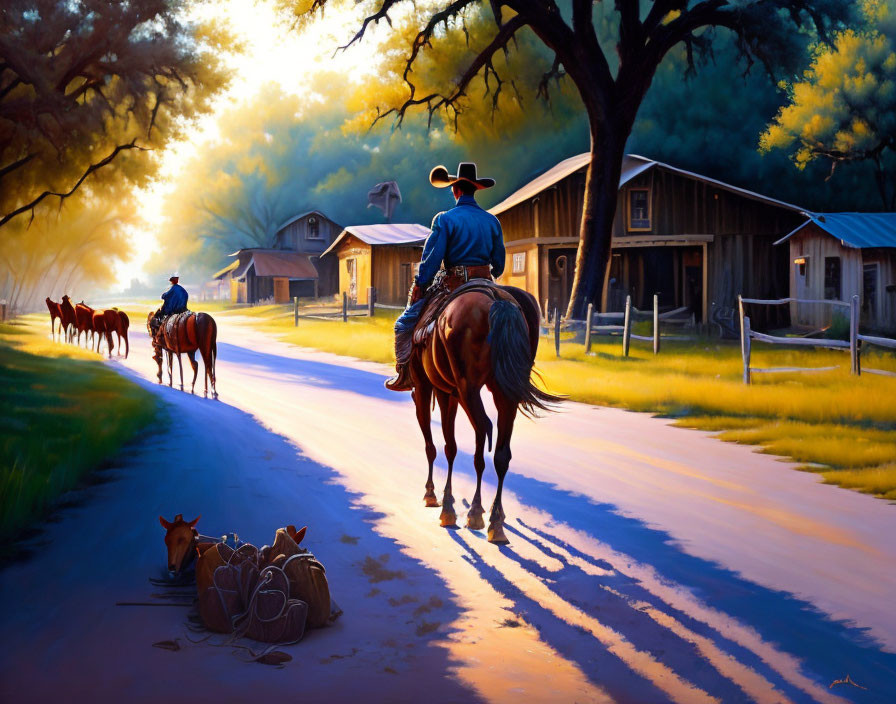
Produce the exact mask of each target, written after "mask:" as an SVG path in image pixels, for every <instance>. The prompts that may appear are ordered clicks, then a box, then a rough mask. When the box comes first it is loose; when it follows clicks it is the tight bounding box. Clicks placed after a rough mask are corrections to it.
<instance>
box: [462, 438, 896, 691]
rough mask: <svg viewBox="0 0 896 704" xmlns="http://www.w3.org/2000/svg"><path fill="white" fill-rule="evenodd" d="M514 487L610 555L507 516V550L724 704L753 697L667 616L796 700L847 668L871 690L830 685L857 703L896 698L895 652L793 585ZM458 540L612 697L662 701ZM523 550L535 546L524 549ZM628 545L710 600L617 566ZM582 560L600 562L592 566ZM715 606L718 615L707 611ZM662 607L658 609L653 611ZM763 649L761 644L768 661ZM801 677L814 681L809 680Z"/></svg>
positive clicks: (547, 494)
mask: <svg viewBox="0 0 896 704" xmlns="http://www.w3.org/2000/svg"><path fill="white" fill-rule="evenodd" d="M465 461H469V458H466V460H465V459H464V458H463V457H462V456H461V455H459V456H458V460H457V464H458V465H463V463H464V462H465ZM511 470H512V468H511ZM507 488H508V490H510V491H512V492H513V493H514V494H515V495H516V496H517V497H518V499H519V501H520V503H521V504H528V505H530V506H535V507H538V509H539V510H540V511H544V512H546V513H548V514H550V515H552V516H553V517H554V519H555V520H556V521H557V522H558V523H562V524H566V525H567V526H569V527H570V528H573V529H575V530H577V531H581V532H582V533H585V534H587V535H590V536H593V537H594V538H595V539H596V540H598V541H600V543H601V544H602V545H603V546H606V550H605V551H604V553H605V554H604V555H600V554H597V555H596V554H585V553H583V552H582V551H580V550H578V549H576V548H575V547H574V546H572V545H570V544H569V542H567V541H564V540H563V539H561V538H559V537H558V536H557V535H555V534H554V533H553V532H552V530H551V524H548V526H547V527H542V528H537V527H535V526H534V525H532V524H530V523H529V522H526V521H525V519H519V518H517V517H509V518H508V522H507V525H506V528H505V530H507V532H508V537H509V538H510V539H511V544H510V545H509V546H506V547H502V548H498V549H499V550H500V551H501V554H502V555H503V556H505V557H506V558H508V559H509V560H511V561H513V562H514V563H515V564H516V565H517V566H518V567H520V568H522V569H523V570H525V571H526V572H527V573H529V574H531V575H533V576H534V577H536V578H537V579H538V580H540V581H542V582H543V583H544V584H547V585H549V588H550V590H551V591H552V592H553V593H554V594H555V595H556V597H557V598H558V599H559V600H562V601H563V602H566V604H569V605H572V606H574V607H575V608H576V609H578V610H580V611H581V612H583V613H584V614H587V615H588V616H590V617H592V618H594V619H596V620H597V621H599V622H600V623H601V624H602V625H603V626H606V627H609V628H611V629H613V630H614V631H615V632H617V633H618V634H620V635H621V636H622V637H623V638H625V639H626V640H627V641H628V642H629V643H631V644H632V645H634V646H635V647H636V648H638V649H639V650H640V651H642V652H646V653H650V654H651V655H652V656H653V657H655V658H656V659H657V660H658V661H660V662H661V663H663V664H665V665H666V666H668V667H669V668H671V669H672V670H673V671H675V672H677V673H679V674H680V675H682V676H683V677H684V678H685V679H686V680H687V681H689V682H690V683H692V684H693V685H695V686H697V687H699V688H700V689H703V690H704V691H706V692H708V693H710V694H712V695H714V696H718V697H720V698H721V700H722V701H725V702H736V701H750V700H751V699H750V697H748V696H747V695H746V694H745V692H744V691H743V690H742V689H741V688H740V687H738V686H736V685H735V684H734V683H733V682H732V681H731V680H730V679H728V678H726V677H723V676H722V675H721V674H720V672H719V671H718V669H717V668H715V667H713V665H712V664H711V663H710V662H709V661H708V660H707V657H706V655H705V653H702V652H701V651H700V650H699V649H698V647H697V646H696V645H695V642H694V641H695V640H697V639H694V638H693V637H692V636H690V635H688V636H687V637H683V636H682V635H681V634H680V629H679V633H678V634H676V633H674V632H672V631H671V630H670V629H669V627H668V624H667V621H668V620H669V619H668V618H663V617H662V615H664V616H666V617H671V619H673V620H674V621H675V622H677V623H678V624H679V625H680V626H681V627H683V628H684V629H686V631H689V632H690V633H692V634H696V635H697V636H698V637H700V638H703V639H707V640H708V641H710V642H711V644H712V646H711V649H718V650H720V651H721V652H722V654H723V655H724V654H728V655H730V656H731V657H732V658H735V659H736V660H737V661H739V662H740V663H741V664H743V665H745V666H746V667H748V668H750V669H751V670H752V671H753V672H754V673H756V674H758V675H760V676H761V677H762V678H764V679H765V680H766V681H767V682H768V683H770V684H772V685H774V687H775V688H776V689H778V690H779V691H780V692H782V693H784V694H785V695H786V696H787V697H788V698H790V699H791V700H792V701H795V702H803V701H806V702H809V701H816V700H817V698H818V695H819V693H820V692H821V691H823V690H828V691H831V690H830V685H831V684H832V683H833V682H834V681H835V680H839V679H841V678H844V677H845V676H846V675H847V674H848V675H849V676H850V678H851V680H852V681H853V682H855V683H857V684H859V685H861V686H862V687H865V688H866V689H864V690H863V689H859V688H857V687H854V686H852V685H849V684H846V685H837V686H835V688H834V690H833V691H831V694H836V695H838V696H841V697H845V698H847V699H848V700H850V701H856V702H892V701H894V698H896V655H894V654H893V653H889V652H886V651H884V650H883V649H882V648H881V647H880V645H879V644H877V643H876V642H875V641H874V640H873V639H872V638H871V637H870V636H869V635H868V634H867V633H866V631H865V630H863V629H860V628H857V627H855V626H853V625H851V624H849V623H846V622H842V621H837V620H834V619H832V618H830V617H829V616H828V615H827V614H824V613H822V612H821V611H819V610H818V609H816V608H815V607H814V606H813V605H812V604H811V603H808V602H806V601H803V600H801V599H799V598H797V597H795V596H794V595H792V594H789V593H787V592H783V591H776V590H773V589H768V588H766V587H763V586H761V585H759V584H757V583H755V582H752V581H750V580H748V579H745V578H743V577H742V576H740V575H738V574H736V573H735V572H732V571H731V570H728V569H726V568H724V567H722V566H720V565H718V564H716V563H713V562H710V561H708V560H705V559H701V558H698V557H694V556H693V555H690V554H688V553H687V552H685V551H684V550H683V549H681V548H680V547H679V546H678V545H677V544H676V542H675V541H674V540H673V539H672V537H671V536H670V535H669V534H667V533H665V532H663V531H661V530H657V529H654V528H650V527H648V526H647V525H646V524H645V523H643V522H642V521H639V520H637V519H633V518H627V517H625V516H622V515H620V514H619V513H618V511H617V509H616V507H615V506H613V505H610V504H598V503H595V502H593V501H591V500H589V499H588V498H586V497H583V496H581V495H579V494H572V493H569V492H565V491H562V490H560V489H557V488H556V487H555V486H553V485H550V484H547V483H545V482H541V481H538V480H535V479H531V478H527V477H523V476H520V475H512V474H511V476H509V478H508V484H507ZM486 491H487V490H486ZM515 525H516V526H519V528H518V527H515ZM557 532H560V531H559V530H558V531H557ZM452 537H453V538H454V539H455V541H456V542H457V543H458V544H459V545H460V546H461V547H463V548H464V551H465V553H466V557H467V559H468V560H469V561H470V562H472V563H473V564H474V565H476V567H477V568H478V569H479V571H480V574H482V576H483V578H485V579H487V580H488V581H489V583H490V584H492V586H493V587H495V589H496V590H498V591H499V592H500V593H502V594H503V595H504V596H506V597H507V598H508V599H510V600H511V601H513V602H514V603H515V606H514V607H513V608H514V609H515V610H517V611H518V612H519V613H520V614H521V615H523V616H524V617H525V618H526V619H527V620H529V621H530V622H531V623H533V625H535V626H536V627H537V628H538V629H539V631H540V633H541V636H542V638H543V639H544V640H545V641H546V642H547V643H549V644H551V645H552V646H553V647H554V648H556V649H557V650H558V651H559V652H561V653H563V654H564V655H565V656H567V657H569V658H570V659H572V660H574V661H575V662H577V663H578V664H579V666H580V667H581V668H582V670H583V672H585V674H586V675H587V676H588V677H589V678H591V679H592V681H594V682H595V683H598V684H600V686H602V687H603V688H604V689H606V690H607V691H608V692H609V694H610V695H611V696H614V697H617V698H619V699H621V700H629V699H634V700H635V701H662V700H663V699H664V698H665V697H664V695H663V694H662V693H661V692H658V691H656V689H655V688H654V687H653V685H652V684H651V682H649V681H647V680H645V679H644V678H642V677H641V676H640V675H638V674H637V673H636V672H634V671H632V670H630V669H628V668H627V667H626V665H625V664H624V663H623V662H622V661H621V660H619V659H617V658H616V657H615V656H613V655H611V654H610V653H608V652H606V651H605V650H604V649H603V648H602V647H601V645H600V644H599V643H597V642H596V641H595V639H594V637H592V636H591V634H590V633H589V632H588V631H586V630H585V629H583V628H582V627H581V625H577V624H576V623H571V622H570V621H568V620H564V619H563V618H560V617H559V616H558V615H557V613H556V611H553V610H549V609H546V608H545V604H543V603H538V602H536V601H535V600H533V599H532V598H531V596H530V595H527V594H526V593H525V591H524V590H523V589H521V587H520V585H519V583H518V582H515V581H512V580H511V579H508V577H507V576H506V574H504V573H502V571H499V570H497V569H495V568H494V567H492V566H490V565H488V564H487V563H486V562H485V561H483V560H482V559H481V558H480V556H479V555H478V554H477V553H476V552H475V551H470V550H469V549H468V547H467V543H466V542H465V540H464V539H463V538H462V537H460V536H459V535H456V534H452ZM480 539H481V537H480ZM482 543H483V544H484V545H485V549H487V548H488V547H493V546H488V545H487V544H485V541H484V540H482ZM514 543H517V544H524V543H530V544H531V545H532V546H535V547H536V548H537V550H538V551H540V552H541V553H543V554H544V555H547V556H548V557H550V558H552V559H553V560H556V561H558V562H559V563H560V564H561V565H562V566H561V568H560V569H559V571H554V570H549V569H547V568H546V567H544V566H542V564H539V562H537V561H535V560H534V559H532V558H531V557H524V556H523V554H524V553H521V552H519V551H518V550H517V549H516V548H515V547H514ZM525 554H531V553H530V552H529V551H525ZM620 554H621V555H624V556H627V557H626V558H624V561H625V562H626V563H627V562H629V561H631V562H637V563H640V564H641V565H646V566H648V567H649V568H651V569H652V570H653V572H654V573H655V574H656V579H657V581H658V582H660V583H662V584H663V585H665V586H666V587H672V588H674V589H675V590H679V591H686V592H689V593H690V595H692V597H693V600H695V601H696V602H698V603H699V604H701V605H702V606H703V607H706V609H703V610H700V611H699V613H696V612H694V610H691V609H688V610H683V609H681V608H677V607H676V606H673V605H672V604H670V603H668V602H667V601H665V600H664V599H663V597H662V596H660V595H658V594H657V593H656V592H657V591H658V590H657V589H655V588H654V585H653V584H645V583H644V582H642V581H641V580H640V579H638V578H634V577H632V576H629V575H627V574H626V571H627V565H626V564H618V563H619V561H620V558H618V557H616V556H618V555H620ZM613 562H616V563H617V564H615V565H614V564H613ZM583 565H585V566H590V567H593V568H595V569H588V570H587V571H586V570H584V569H583V567H582V566H583ZM707 609H708V610H711V611H707ZM688 611H689V612H690V613H689V612H688ZM707 613H711V614H713V615H712V616H710V617H709V618H707V617H706V614H707ZM654 614H661V617H660V618H659V619H658V618H655V617H654V616H653V615H654ZM731 622H735V623H736V624H740V625H741V626H743V627H745V628H747V629H749V630H751V631H753V632H755V633H756V634H757V635H758V637H759V639H760V640H761V642H762V643H764V644H765V645H766V646H767V647H768V650H767V649H766V648H759V647H756V646H755V644H754V645H752V646H747V645H745V644H744V641H743V639H737V638H733V637H729V635H730V631H731V628H730V624H731ZM760 652H762V653H764V655H765V657H764V659H763V657H760ZM769 652H771V653H777V654H778V657H775V656H774V655H772V657H771V658H769V657H768V654H769ZM785 659H786V660H787V661H788V662H784V660H785ZM788 663H794V664H796V667H794V666H792V665H791V664H788ZM804 678H807V679H808V680H810V681H811V682H814V684H815V685H816V686H815V687H810V686H808V685H809V682H808V681H807V680H806V679H804Z"/></svg>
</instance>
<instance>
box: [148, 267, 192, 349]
mask: <svg viewBox="0 0 896 704" xmlns="http://www.w3.org/2000/svg"><path fill="white" fill-rule="evenodd" d="M168 280H169V281H170V282H171V288H169V289H168V290H167V291H165V293H163V294H162V300H163V301H164V303H163V304H162V307H161V308H159V310H157V311H156V314H155V317H154V318H153V325H152V326H151V327H152V331H153V335H154V336H155V335H157V334H158V332H159V329H160V328H161V327H162V323H163V322H164V320H165V318H167V317H168V316H169V315H176V314H177V313H183V312H184V311H185V310H186V309H187V300H188V299H189V298H190V294H188V293H187V289H185V288H184V287H183V286H181V285H180V284H179V283H177V282H178V281H179V280H180V277H178V275H177V274H175V275H174V276H172V277H171V278H170V279H168Z"/></svg>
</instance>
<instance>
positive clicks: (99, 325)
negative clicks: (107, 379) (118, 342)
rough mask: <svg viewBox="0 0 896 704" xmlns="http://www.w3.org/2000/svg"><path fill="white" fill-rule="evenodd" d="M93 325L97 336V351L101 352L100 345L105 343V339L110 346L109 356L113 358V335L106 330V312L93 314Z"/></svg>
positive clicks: (98, 311)
mask: <svg viewBox="0 0 896 704" xmlns="http://www.w3.org/2000/svg"><path fill="white" fill-rule="evenodd" d="M91 321H92V322H91V324H92V325H93V332H94V334H95V336H96V351H97V352H99V351H100V345H101V344H102V343H103V338H105V339H106V343H107V344H108V346H109V356H110V357H111V356H112V333H111V332H109V331H108V330H107V329H106V312H105V311H102V310H95V311H93V313H92V314H91Z"/></svg>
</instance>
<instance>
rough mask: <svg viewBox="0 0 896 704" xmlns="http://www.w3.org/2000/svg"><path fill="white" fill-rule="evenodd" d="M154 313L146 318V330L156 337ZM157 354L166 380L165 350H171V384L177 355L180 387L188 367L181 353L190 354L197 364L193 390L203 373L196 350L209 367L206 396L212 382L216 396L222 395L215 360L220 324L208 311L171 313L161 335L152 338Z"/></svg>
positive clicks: (193, 361) (171, 383)
mask: <svg viewBox="0 0 896 704" xmlns="http://www.w3.org/2000/svg"><path fill="white" fill-rule="evenodd" d="M154 315H155V314H154V313H150V314H149V316H148V317H147V318H146V329H147V330H148V331H149V334H150V336H152V328H151V327H150V322H151V321H152V319H153V316H154ZM152 345H153V348H154V349H155V354H154V355H153V359H155V360H156V362H157V363H158V365H159V373H158V375H157V378H158V380H159V383H160V384H161V383H162V351H163V350H164V351H165V352H167V353H168V385H169V386H172V385H173V383H174V380H173V374H172V368H171V367H172V355H175V354H176V355H177V363H178V364H179V365H180V388H181V389H183V388H184V368H183V364H182V363H181V357H180V356H181V354H183V353H186V355H187V357H188V358H189V360H190V366H192V367H193V384H192V387H191V389H190V391H191V392H193V391H195V389H196V377H197V375H198V374H199V363H198V362H197V361H196V351H197V350H198V351H199V354H201V355H202V362H203V364H204V366H205V395H206V396H208V385H209V382H211V385H212V398H218V392H217V390H216V389H215V360H216V359H217V358H218V325H217V323H215V319H214V318H212V316H210V315H209V314H208V313H178V314H176V315H172V316H169V317H168V318H167V319H166V320H165V322H164V324H163V325H162V329H161V330H160V331H159V334H158V336H157V337H155V338H153V341H152Z"/></svg>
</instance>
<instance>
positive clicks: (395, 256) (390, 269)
mask: <svg viewBox="0 0 896 704" xmlns="http://www.w3.org/2000/svg"><path fill="white" fill-rule="evenodd" d="M428 236H429V228H428V227H424V226H423V225H413V224H405V225H402V224H392V223H388V224H382V225H352V226H351V227H346V228H345V229H344V230H343V231H342V232H341V233H340V234H339V236H338V237H337V238H336V240H335V241H334V242H333V244H332V245H330V247H329V248H328V249H327V251H326V252H324V257H325V258H326V259H330V258H332V259H333V260H334V261H337V262H338V267H339V294H340V295H342V293H343V292H344V293H346V294H347V295H348V297H349V299H350V300H351V301H352V302H353V303H361V304H364V303H367V290H368V288H370V287H373V288H375V289H376V300H377V302H379V303H383V304H386V305H403V304H404V303H405V302H406V301H407V297H408V289H410V287H411V282H412V281H413V278H414V272H415V268H416V266H417V264H419V262H420V256H421V254H422V253H423V243H424V242H425V241H426V238H427V237H428Z"/></svg>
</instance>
